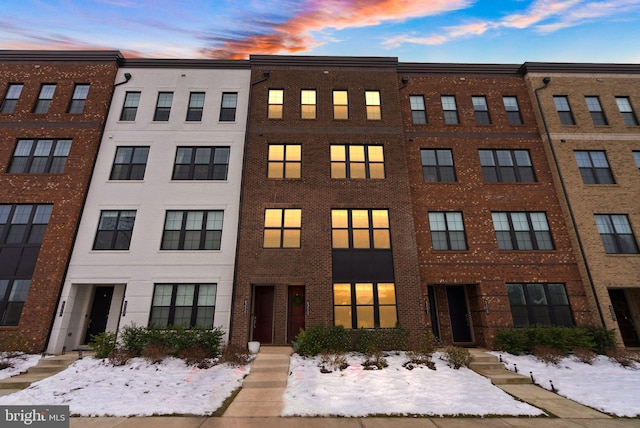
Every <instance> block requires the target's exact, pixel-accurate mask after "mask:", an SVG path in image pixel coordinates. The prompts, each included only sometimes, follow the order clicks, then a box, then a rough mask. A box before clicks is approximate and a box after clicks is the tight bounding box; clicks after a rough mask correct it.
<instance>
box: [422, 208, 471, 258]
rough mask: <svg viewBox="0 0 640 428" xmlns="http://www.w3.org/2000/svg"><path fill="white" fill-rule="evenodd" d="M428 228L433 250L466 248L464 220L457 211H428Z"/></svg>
mask: <svg viewBox="0 0 640 428" xmlns="http://www.w3.org/2000/svg"><path fill="white" fill-rule="evenodd" d="M429 228H430V230H431V244H432V245H433V249H434V250H466V249H467V240H466V238H465V235H464V222H463V221H462V213H459V212H430V213H429Z"/></svg>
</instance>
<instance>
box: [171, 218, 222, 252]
mask: <svg viewBox="0 0 640 428" xmlns="http://www.w3.org/2000/svg"><path fill="white" fill-rule="evenodd" d="M223 217H224V211H167V217H166V219H165V222H164V233H163V234H162V246H161V247H160V249H161V250H219V249H220V242H221V240H222V220H223Z"/></svg>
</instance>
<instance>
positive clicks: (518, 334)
mask: <svg viewBox="0 0 640 428" xmlns="http://www.w3.org/2000/svg"><path fill="white" fill-rule="evenodd" d="M613 344H615V336H614V333H613V330H606V329H604V328H602V327H527V328H510V329H501V330H498V332H497V333H496V346H497V348H498V349H500V350H502V351H505V352H508V353H510V354H514V355H522V354H524V353H531V352H532V351H533V348H534V347H535V346H537V345H544V346H548V347H551V348H555V349H557V350H559V351H561V352H564V353H565V354H566V353H568V352H569V351H572V350H574V349H578V348H585V349H591V350H592V351H594V352H596V353H603V352H604V349H606V348H607V347H610V346H611V345H613Z"/></svg>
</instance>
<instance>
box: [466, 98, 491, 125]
mask: <svg viewBox="0 0 640 428" xmlns="http://www.w3.org/2000/svg"><path fill="white" fill-rule="evenodd" d="M471 101H472V102H473V111H474V113H475V115H476V123H477V124H478V125H490V124H491V117H489V107H487V98H486V97H484V96H475V97H471Z"/></svg>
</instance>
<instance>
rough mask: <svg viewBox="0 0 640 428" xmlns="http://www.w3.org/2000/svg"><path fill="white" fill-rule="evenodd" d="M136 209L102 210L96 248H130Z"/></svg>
mask: <svg viewBox="0 0 640 428" xmlns="http://www.w3.org/2000/svg"><path fill="white" fill-rule="evenodd" d="M135 221H136V211H135V210H128V211H116V210H113V211H100V222H99V223H98V232H97V233H96V239H95V241H94V242H93V249H94V250H128V249H129V244H131V235H132V233H133V224H134V222H135Z"/></svg>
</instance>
